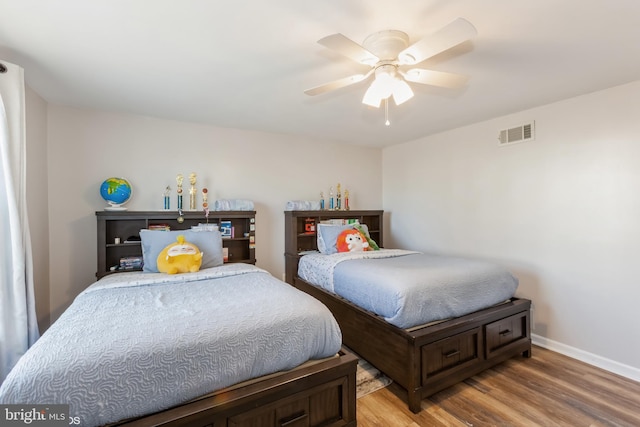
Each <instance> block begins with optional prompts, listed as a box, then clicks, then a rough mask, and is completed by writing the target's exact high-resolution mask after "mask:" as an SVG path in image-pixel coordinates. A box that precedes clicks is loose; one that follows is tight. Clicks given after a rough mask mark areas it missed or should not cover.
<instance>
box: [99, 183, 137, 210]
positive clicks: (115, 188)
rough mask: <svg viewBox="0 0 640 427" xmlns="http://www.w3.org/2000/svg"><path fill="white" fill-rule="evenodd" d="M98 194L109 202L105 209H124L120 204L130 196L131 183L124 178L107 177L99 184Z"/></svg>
mask: <svg viewBox="0 0 640 427" xmlns="http://www.w3.org/2000/svg"><path fill="white" fill-rule="evenodd" d="M100 195H101V196H102V198H103V199H104V200H106V201H107V203H109V206H108V207H106V208H104V209H105V210H106V211H124V210H126V209H127V208H125V207H124V206H122V205H123V204H125V203H126V202H127V201H129V199H130V198H131V184H130V183H129V181H127V180H126V179H124V178H107V179H105V180H104V182H103V183H102V185H101V186H100Z"/></svg>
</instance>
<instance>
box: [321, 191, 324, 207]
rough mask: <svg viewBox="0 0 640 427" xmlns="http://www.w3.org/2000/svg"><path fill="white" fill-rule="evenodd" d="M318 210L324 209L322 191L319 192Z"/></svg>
mask: <svg viewBox="0 0 640 427" xmlns="http://www.w3.org/2000/svg"><path fill="white" fill-rule="evenodd" d="M320 210H324V191H321V192H320Z"/></svg>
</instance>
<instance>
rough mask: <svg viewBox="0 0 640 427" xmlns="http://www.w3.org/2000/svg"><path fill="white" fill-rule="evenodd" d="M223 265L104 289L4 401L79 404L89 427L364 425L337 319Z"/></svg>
mask: <svg viewBox="0 0 640 427" xmlns="http://www.w3.org/2000/svg"><path fill="white" fill-rule="evenodd" d="M157 233H167V234H164V235H159V236H160V237H162V238H165V237H168V236H169V233H170V232H161V231H159V232H157ZM202 233H204V232H202ZM209 234H210V235H211V236H213V237H211V238H214V239H217V245H220V247H221V246H222V245H221V243H220V240H219V239H220V234H219V233H218V232H211V233H209V232H207V234H198V237H199V238H201V239H202V238H205V236H206V238H207V239H208V238H209ZM143 239H144V237H143ZM146 243H147V242H143V245H142V246H143V249H144V248H145V247H150V246H148V245H146ZM203 243H204V242H203ZM214 252H215V250H214ZM208 255H209V258H208V259H210V257H211V255H212V254H208ZM214 258H217V255H215V254H214ZM213 263H214V264H216V265H215V266H212V267H209V266H208V265H207V266H205V267H206V268H203V269H201V270H200V271H199V272H196V273H186V274H176V275H167V274H162V273H157V272H127V273H117V274H111V275H108V276H106V277H104V278H102V279H101V280H98V281H97V282H95V283H94V284H92V285H91V286H89V287H88V288H87V289H86V290H85V291H83V292H82V293H81V294H80V295H78V296H77V297H76V299H75V300H74V302H73V303H72V304H71V306H70V307H69V308H68V309H67V310H66V311H65V312H64V313H63V314H62V316H61V317H60V318H59V319H58V320H57V321H56V322H55V323H54V324H53V325H51V327H50V328H49V329H48V330H47V331H46V332H45V333H44V334H43V335H42V337H41V338H40V339H39V340H38V341H37V342H36V343H35V344H34V345H33V346H32V347H31V348H30V349H29V351H28V352H27V353H26V354H25V355H24V356H23V357H22V358H21V359H20V360H19V361H18V363H17V365H16V366H15V367H14V368H13V369H12V371H11V372H10V373H9V375H8V376H7V378H6V379H5V381H4V382H3V383H2V385H1V386H0V403H2V404H28V405H36V404H37V405H47V404H68V405H69V417H71V418H70V420H74V423H75V424H80V425H86V426H95V425H120V424H126V425H189V426H195V425H202V426H205V425H207V426H208V425H213V426H250V425H274V426H275V425H283V426H284V425H289V426H295V425H310V426H320V425H322V426H350V425H355V370H356V364H357V359H356V358H355V356H354V355H353V354H350V353H348V352H345V351H344V350H342V349H341V344H342V342H341V338H342V336H341V332H340V329H339V327H338V324H337V322H336V321H335V319H334V317H333V316H332V315H331V313H330V312H329V310H328V309H327V308H326V307H325V306H324V305H323V304H321V303H320V302H319V301H317V300H316V299H314V298H312V297H310V296H309V295H306V294H304V293H303V292H300V291H299V290H297V289H295V288H293V287H291V286H289V285H288V284H286V283H284V282H282V281H280V280H278V279H276V278H275V277H273V276H272V275H270V274H269V273H267V272H266V271H264V270H262V269H260V268H258V267H256V266H254V265H250V264H242V263H236V264H224V265H223V264H222V258H220V259H219V261H217V260H214V261H213Z"/></svg>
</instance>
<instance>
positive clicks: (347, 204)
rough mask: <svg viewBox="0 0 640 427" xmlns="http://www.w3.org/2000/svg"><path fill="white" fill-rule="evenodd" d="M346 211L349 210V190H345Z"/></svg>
mask: <svg viewBox="0 0 640 427" xmlns="http://www.w3.org/2000/svg"><path fill="white" fill-rule="evenodd" d="M344 209H345V210H347V211H348V210H349V209H351V208H349V190H344Z"/></svg>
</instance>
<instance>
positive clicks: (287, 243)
mask: <svg viewBox="0 0 640 427" xmlns="http://www.w3.org/2000/svg"><path fill="white" fill-rule="evenodd" d="M383 213H384V211H381V210H379V211H378V210H374V211H369V210H360V211H331V210H322V211H285V212H284V239H285V240H284V258H285V261H284V262H285V280H286V282H287V283H289V284H291V285H293V279H294V277H295V276H296V275H297V272H298V261H299V260H300V257H301V256H302V255H301V253H304V252H305V251H315V250H317V249H318V245H317V235H316V233H315V225H316V224H319V223H320V222H321V221H327V220H331V219H336V220H349V219H357V220H358V222H360V224H366V225H367V227H368V229H369V234H370V235H371V238H372V239H373V240H375V241H376V243H377V244H378V246H380V247H383V241H382V236H383V233H382V215H383Z"/></svg>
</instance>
